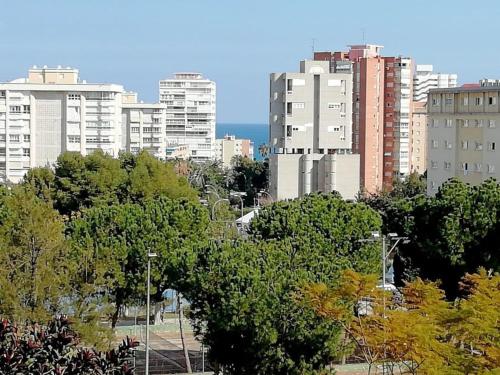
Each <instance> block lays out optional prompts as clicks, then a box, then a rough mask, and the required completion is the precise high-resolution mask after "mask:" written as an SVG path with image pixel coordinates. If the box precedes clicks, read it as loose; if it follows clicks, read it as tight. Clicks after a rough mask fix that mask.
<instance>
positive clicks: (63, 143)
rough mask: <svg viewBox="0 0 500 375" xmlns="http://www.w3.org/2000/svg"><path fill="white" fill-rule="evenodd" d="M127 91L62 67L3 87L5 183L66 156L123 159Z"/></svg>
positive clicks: (0, 139)
mask: <svg viewBox="0 0 500 375" xmlns="http://www.w3.org/2000/svg"><path fill="white" fill-rule="evenodd" d="M122 92H123V87H122V86H120V85H115V84H88V83H86V82H85V81H79V79H78V70H77V69H72V68H62V67H58V68H47V67H43V68H41V69H39V68H36V67H33V69H30V70H29V75H28V78H21V79H17V80H14V81H12V82H8V83H0V181H4V182H5V181H11V182H18V181H20V180H21V179H22V177H23V176H24V174H25V173H26V172H27V171H28V169H29V168H33V167H38V166H51V165H52V164H53V163H54V162H55V161H56V159H57V157H58V156H59V155H60V154H61V153H62V152H64V151H77V152H80V153H82V154H83V155H86V154H89V153H91V152H93V151H95V150H97V149H101V150H103V151H104V152H106V153H109V154H111V155H113V156H118V153H119V151H120V148H121V145H122V97H121V96H122Z"/></svg>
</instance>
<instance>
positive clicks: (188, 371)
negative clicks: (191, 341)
mask: <svg viewBox="0 0 500 375" xmlns="http://www.w3.org/2000/svg"><path fill="white" fill-rule="evenodd" d="M181 297H182V296H181V294H180V293H177V308H178V309H179V331H180V334H181V342H182V350H183V351H184V359H185V360H186V371H187V373H188V374H191V373H192V372H193V371H192V370H191V361H190V359H189V351H188V349H187V347H186V342H185V340H184V330H183V329H182V319H183V318H184V314H183V311H182V304H181Z"/></svg>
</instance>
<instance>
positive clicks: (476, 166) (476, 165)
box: [474, 163, 482, 172]
mask: <svg viewBox="0 0 500 375" xmlns="http://www.w3.org/2000/svg"><path fill="white" fill-rule="evenodd" d="M481 168H482V164H481V163H475V164H474V169H475V171H476V172H481Z"/></svg>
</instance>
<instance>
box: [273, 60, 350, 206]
mask: <svg viewBox="0 0 500 375" xmlns="http://www.w3.org/2000/svg"><path fill="white" fill-rule="evenodd" d="M352 82H353V75H352V70H350V69H349V71H347V70H344V72H343V73H330V62H329V61H301V63H300V72H298V73H272V74H271V77H270V98H269V101H270V113H269V138H270V139H269V141H270V146H271V155H270V158H269V185H270V193H271V195H272V196H273V197H274V198H275V199H278V200H281V199H292V198H297V197H301V196H304V195H306V194H310V193H313V192H331V191H338V192H339V193H340V194H341V195H342V196H343V197H344V198H346V199H353V198H355V197H356V195H357V194H358V192H359V154H358V155H356V154H353V153H352V148H351V147H352V92H353V87H352Z"/></svg>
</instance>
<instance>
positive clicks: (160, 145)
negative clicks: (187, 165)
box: [122, 92, 167, 159]
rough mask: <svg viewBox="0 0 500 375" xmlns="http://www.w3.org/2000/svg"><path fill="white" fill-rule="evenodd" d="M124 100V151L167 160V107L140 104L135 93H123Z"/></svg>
mask: <svg viewBox="0 0 500 375" xmlns="http://www.w3.org/2000/svg"><path fill="white" fill-rule="evenodd" d="M122 100H123V104H122V134H123V136H122V149H124V150H127V151H129V152H132V153H133V154H137V153H138V152H139V151H140V150H147V151H148V152H149V153H150V154H151V155H153V156H155V157H157V158H159V159H165V157H166V154H165V153H166V149H167V147H166V145H167V144H166V118H167V117H166V112H167V106H166V105H165V104H160V103H156V104H145V103H142V102H138V101H137V94H136V93H135V92H127V93H123V94H122Z"/></svg>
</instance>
